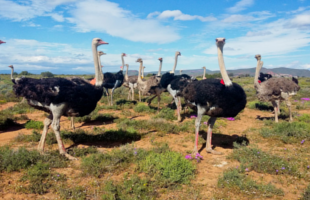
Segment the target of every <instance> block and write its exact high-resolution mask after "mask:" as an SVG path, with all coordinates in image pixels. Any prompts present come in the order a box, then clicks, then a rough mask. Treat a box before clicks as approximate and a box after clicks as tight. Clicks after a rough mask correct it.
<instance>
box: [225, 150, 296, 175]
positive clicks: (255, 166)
mask: <svg viewBox="0 0 310 200" xmlns="http://www.w3.org/2000/svg"><path fill="white" fill-rule="evenodd" d="M234 145H235V147H237V148H235V149H234V150H233V153H232V155H231V156H230V158H232V159H235V160H237V161H239V162H240V163H241V168H242V169H243V170H244V169H245V168H248V169H249V170H254V171H256V172H259V173H268V174H288V175H293V176H298V177H300V176H301V175H300V173H299V171H298V167H297V166H296V165H294V164H293V163H290V162H288V161H287V160H286V159H284V158H281V157H278V156H275V155H272V154H271V153H269V152H268V153H266V152H263V151H262V150H261V149H258V148H249V147H245V146H239V145H237V144H234Z"/></svg>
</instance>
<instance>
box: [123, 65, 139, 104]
mask: <svg viewBox="0 0 310 200" xmlns="http://www.w3.org/2000/svg"><path fill="white" fill-rule="evenodd" d="M125 66H126V67H127V71H126V75H125V82H124V84H123V86H124V87H127V88H129V91H128V97H127V99H128V100H129V99H130V96H131V100H132V101H134V93H135V89H136V88H137V86H138V84H137V81H138V76H128V68H129V65H128V64H126V65H125Z"/></svg>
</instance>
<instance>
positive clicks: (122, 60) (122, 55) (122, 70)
mask: <svg viewBox="0 0 310 200" xmlns="http://www.w3.org/2000/svg"><path fill="white" fill-rule="evenodd" d="M124 66H125V64H124V56H123V55H122V68H121V71H123V69H124Z"/></svg>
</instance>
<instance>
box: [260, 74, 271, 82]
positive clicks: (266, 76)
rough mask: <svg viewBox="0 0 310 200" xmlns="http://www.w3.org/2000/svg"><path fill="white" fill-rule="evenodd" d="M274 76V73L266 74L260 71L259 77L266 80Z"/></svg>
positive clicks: (262, 80)
mask: <svg viewBox="0 0 310 200" xmlns="http://www.w3.org/2000/svg"><path fill="white" fill-rule="evenodd" d="M270 78H272V75H271V74H264V73H262V72H261V73H260V74H259V77H258V80H260V81H261V82H264V81H266V80H268V79H270Z"/></svg>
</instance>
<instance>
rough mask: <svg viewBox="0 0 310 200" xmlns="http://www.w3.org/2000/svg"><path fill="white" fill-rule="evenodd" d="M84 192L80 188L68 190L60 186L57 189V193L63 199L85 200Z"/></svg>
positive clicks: (84, 190) (64, 186)
mask: <svg viewBox="0 0 310 200" xmlns="http://www.w3.org/2000/svg"><path fill="white" fill-rule="evenodd" d="M86 191H87V190H86V189H85V188H83V187H82V186H76V187H73V188H68V185H62V186H61V187H58V188H57V193H58V194H59V195H60V197H61V198H63V199H76V200H84V199H86Z"/></svg>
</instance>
